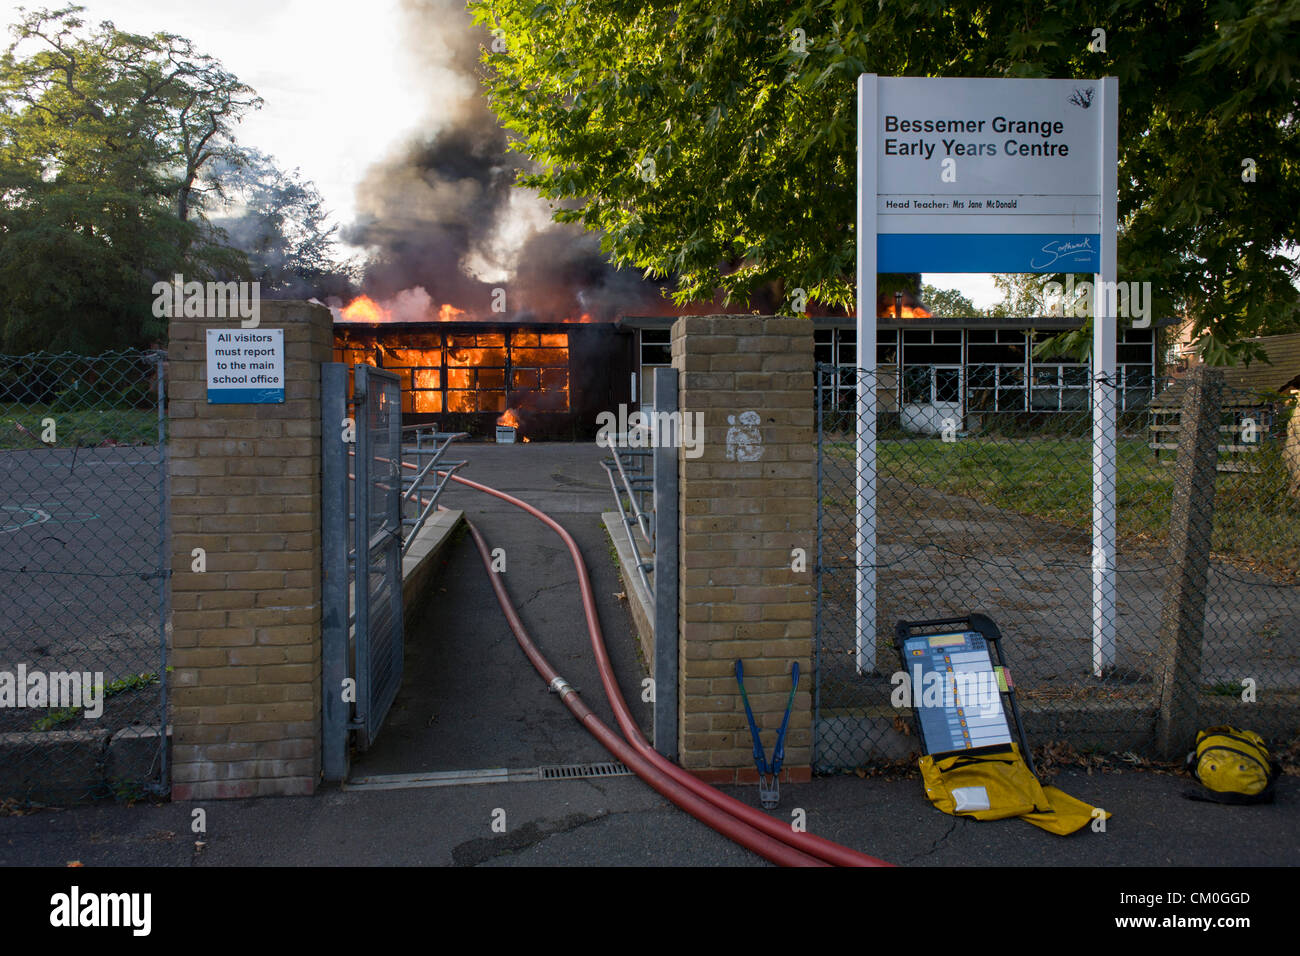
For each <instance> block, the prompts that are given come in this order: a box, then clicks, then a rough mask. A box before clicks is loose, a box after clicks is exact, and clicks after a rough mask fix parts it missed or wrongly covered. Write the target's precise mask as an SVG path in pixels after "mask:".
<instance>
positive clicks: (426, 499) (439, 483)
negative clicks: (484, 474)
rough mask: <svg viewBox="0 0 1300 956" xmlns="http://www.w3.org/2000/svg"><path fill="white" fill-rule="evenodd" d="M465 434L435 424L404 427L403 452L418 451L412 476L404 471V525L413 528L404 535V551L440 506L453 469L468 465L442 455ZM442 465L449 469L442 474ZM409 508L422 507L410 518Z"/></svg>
mask: <svg viewBox="0 0 1300 956" xmlns="http://www.w3.org/2000/svg"><path fill="white" fill-rule="evenodd" d="M411 436H414V439H415V448H414V449H412V448H411V447H410V441H411ZM465 437H466V433H465V432H440V431H438V430H437V427H436V426H434V425H407V426H405V427H404V428H403V429H402V456H403V457H406V456H407V455H411V454H414V456H415V465H416V469H417V470H416V471H415V473H414V474H413V475H411V476H410V477H407V475H406V473H405V472H403V474H402V485H403V491H402V514H403V517H402V525H403V527H406V528H409V529H410V530H409V531H408V532H407V533H406V535H405V536H404V537H403V538H402V554H406V552H407V551H409V550H410V548H411V544H412V543H413V542H414V541H415V539H416V536H417V535H419V533H420V529H421V528H423V527H424V523H425V521H427V520H428V518H429V515H431V514H433V512H434V511H435V510H437V508H438V499H439V498H440V497H441V496H442V492H443V489H444V488H446V487H447V482H449V481H450V480H451V475H452V473H453V472H454V471H456V469H457V468H461V467H463V466H464V465H465V462H464V461H444V460H443V458H442V456H443V453H444V452H445V451H446V450H447V449H448V447H450V445H451V443H452V442H454V441H456V440H457V439H458V438H465ZM440 467H441V468H444V469H445V471H443V472H442V474H439V473H438V469H439V468H440ZM421 503H423V507H421ZM408 509H409V510H415V509H419V512H418V514H417V515H416V516H415V517H414V518H408V517H405V515H406V512H407V510H408Z"/></svg>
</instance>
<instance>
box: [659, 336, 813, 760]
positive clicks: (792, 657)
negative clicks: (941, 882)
mask: <svg viewBox="0 0 1300 956" xmlns="http://www.w3.org/2000/svg"><path fill="white" fill-rule="evenodd" d="M812 338H813V336H812V323H811V322H809V321H808V320H806V319H776V318H763V317H759V316H686V317H683V318H681V319H679V320H678V321H677V322H676V323H675V324H674V325H673V338H672V356H673V365H674V367H676V368H677V369H678V371H679V372H680V373H681V379H680V401H681V410H682V414H683V416H685V415H687V414H694V413H696V412H702V413H703V414H704V426H705V431H704V446H703V448H704V453H703V454H702V455H701V456H700V457H698V458H688V457H686V456H685V455H683V456H682V457H681V463H680V476H681V502H682V507H681V540H680V551H679V554H680V564H681V583H680V600H679V609H680V620H681V625H680V627H681V634H680V641H681V658H680V664H681V671H680V673H681V677H680V683H679V700H680V705H681V709H680V724H679V726H680V731H679V737H680V750H681V763H682V766H683V767H686V768H687V769H689V770H692V771H694V772H696V773H697V774H698V775H699V776H701V777H704V778H706V779H709V780H711V781H714V782H726V781H731V780H751V779H753V777H754V763H753V747H752V743H751V739H750V734H749V730H748V725H747V723H746V720H745V711H744V706H743V704H742V702H741V698H740V692H739V690H738V688H737V686H736V678H735V662H736V660H737V658H739V659H742V660H743V661H744V662H745V689H746V690H747V691H748V693H749V698H750V703H751V705H752V706H753V708H754V718H755V721H756V723H757V724H758V727H759V730H760V731H762V735H763V744H764V747H765V749H766V751H767V754H768V756H769V758H770V757H771V754H772V748H773V745H774V743H775V740H776V732H777V729H778V728H779V727H780V723H781V716H782V714H783V712H784V710H785V704H786V700H787V698H788V695H789V690H790V678H789V672H790V664H791V662H792V661H798V662H799V667H800V669H801V670H802V672H803V676H802V678H801V680H800V684H799V693H798V694H797V695H796V697H795V701H794V707H793V709H792V711H791V715H790V726H789V730H788V732H787V734H786V750H785V752H786V758H785V770H786V771H787V772H788V777H787V779H796V780H797V779H807V778H808V776H809V772H810V764H811V757H812V754H811V729H812V705H811V700H812V698H811V693H810V691H811V687H812V680H811V676H812V675H811V655H812V628H813V601H814V597H815V595H814V581H813V567H814V565H815V558H816V511H815V505H816V471H815V469H816V461H815V453H816V449H815V447H814V436H813V396H814V382H813V342H812ZM794 548H802V549H804V550H805V552H806V554H807V565H806V566H807V568H808V570H806V571H803V572H795V571H793V570H792V556H791V551H792V549H794Z"/></svg>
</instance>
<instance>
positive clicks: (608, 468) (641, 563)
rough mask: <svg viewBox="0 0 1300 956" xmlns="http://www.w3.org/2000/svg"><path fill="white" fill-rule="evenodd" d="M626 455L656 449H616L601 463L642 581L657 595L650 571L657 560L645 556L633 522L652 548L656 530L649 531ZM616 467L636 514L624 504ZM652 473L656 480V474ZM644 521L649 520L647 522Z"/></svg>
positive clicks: (647, 452) (629, 455)
mask: <svg viewBox="0 0 1300 956" xmlns="http://www.w3.org/2000/svg"><path fill="white" fill-rule="evenodd" d="M624 455H626V456H627V457H629V458H633V457H649V456H651V455H653V452H649V451H628V450H626V449H621V450H620V449H614V458H613V459H612V460H611V459H608V458H607V459H605V460H603V461H602V462H601V463H600V464H601V467H603V468H604V469H605V475H606V476H607V477H608V478H609V487H610V490H611V491H612V492H614V504H615V506H616V507H617V508H618V514H619V517H620V518H621V519H622V521H623V531H624V533H625V534H626V535H627V543H628V547H629V548H630V549H631V550H632V556H633V558H634V559H635V563H636V573H637V576H638V577H639V578H640V579H641V583H642V584H643V585H645V589H646V592H647V593H648V594H650V596H651V598H653V597H654V593H655V589H654V584H653V582H652V581H651V578H650V576H649V575H648V574H647V573H646V572H647V571H653V570H654V560H653V558H652V559H651V560H649V561H646V560H643V559H642V557H641V549H640V547H639V546H638V545H637V542H636V538H635V537H634V536H633V534H632V526H633V525H634V524H635V525H636V526H637V528H638V530H640V532H641V537H642V538H644V540H645V542H646V544H648V545H649V546H650V547H651V549H653V548H654V538H653V532H650V531H648V529H647V525H648V523H649V519H648V518H647V517H646V515H645V513H644V512H643V511H641V509H640V508H639V507H638V506H637V503H636V502H637V495H638V494H641V493H643V492H642V491H641V490H639V489H634V488H633V487H632V481H633V479H631V478H629V477H628V474H627V471H626V470H625V469H624V468H623V462H622V458H623V456H624ZM616 470H617V472H618V474H619V477H620V478H621V480H622V482H623V487H624V490H625V491H626V492H627V498H628V502H629V504H630V507H631V508H632V510H633V512H634V514H633V515H629V514H628V512H627V509H625V508H624V507H623V495H622V494H620V493H619V490H618V482H617V481H616V480H615V478H614V472H615V471H616ZM638 477H641V476H638ZM648 477H649V478H650V480H651V481H653V476H648ZM643 521H644V522H645V523H644V524H643Z"/></svg>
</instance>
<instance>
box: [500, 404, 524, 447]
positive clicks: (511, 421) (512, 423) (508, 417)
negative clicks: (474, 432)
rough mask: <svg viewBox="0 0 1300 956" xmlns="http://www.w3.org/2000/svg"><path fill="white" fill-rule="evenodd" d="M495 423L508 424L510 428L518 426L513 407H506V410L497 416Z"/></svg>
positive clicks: (517, 417)
mask: <svg viewBox="0 0 1300 956" xmlns="http://www.w3.org/2000/svg"><path fill="white" fill-rule="evenodd" d="M497 424H498V425H506V426H509V427H510V428H518V427H519V416H518V415H516V414H515V410H514V409H513V408H507V409H506V410H505V411H504V412H503V413H502V414H501V416H500V417H499V418H497ZM526 440H527V439H525V441H526Z"/></svg>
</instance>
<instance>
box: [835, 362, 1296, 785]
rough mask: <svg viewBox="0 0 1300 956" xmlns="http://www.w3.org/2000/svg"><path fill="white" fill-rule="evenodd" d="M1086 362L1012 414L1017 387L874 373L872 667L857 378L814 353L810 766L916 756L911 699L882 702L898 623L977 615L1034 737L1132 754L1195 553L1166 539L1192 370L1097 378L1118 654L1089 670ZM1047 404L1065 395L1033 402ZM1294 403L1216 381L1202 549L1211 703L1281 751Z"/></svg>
mask: <svg viewBox="0 0 1300 956" xmlns="http://www.w3.org/2000/svg"><path fill="white" fill-rule="evenodd" d="M927 371H929V370H927ZM939 371H943V370H939ZM1082 371H1083V372H1084V377H1082V378H1081V379H1080V381H1078V382H1075V383H1063V382H1061V381H1059V380H1058V381H1056V382H1054V383H1053V385H1052V387H1053V388H1055V389H1057V390H1058V392H1059V391H1060V390H1061V389H1064V388H1070V389H1071V390H1072V391H1071V393H1070V394H1068V395H1064V396H1063V395H1061V394H1057V395H1053V396H1043V397H1042V399H1041V400H1040V397H1039V396H1038V395H1037V394H1036V389H1031V390H1030V391H1029V392H1028V394H1027V393H1026V392H1025V390H1024V389H1023V386H1022V387H1021V390H1020V392H1019V402H1020V406H1019V407H1020V409H1021V410H1007V408H1008V406H1010V407H1011V408H1012V409H1015V408H1017V403H1016V398H1017V396H1016V395H1015V394H1013V393H1012V391H1011V390H1008V391H1006V393H1005V394H1004V393H1003V392H1002V391H1001V390H1000V389H999V388H998V385H999V383H991V385H990V386H989V387H988V388H987V389H982V388H980V387H979V386H980V385H981V384H982V383H979V382H974V381H971V382H966V381H962V380H961V378H960V377H958V376H954V381H952V382H951V383H949V386H950V387H948V388H947V390H946V391H945V383H944V382H943V381H939V380H936V378H930V379H927V381H926V382H924V383H921V382H919V381H917V382H913V381H911V380H910V379H909V376H910V377H911V378H917V379H918V380H919V378H920V377H921V375H922V374H924V373H922V372H917V371H914V370H913V369H910V368H905V369H904V370H903V378H904V380H903V381H898V380H897V379H896V378H895V377H893V376H888V377H887V376H886V374H882V375H881V380H880V389H879V394H878V397H877V400H878V403H879V404H878V408H879V410H878V412H877V429H878V442H877V497H876V513H875V518H876V526H877V552H876V561H875V566H876V570H877V595H878V596H877V604H876V620H875V633H874V638H875V641H874V643H875V647H874V658H873V659H868V660H865V661H864V660H862V658H861V656H860V653H859V640H858V635H857V634H856V633H855V614H856V611H855V608H856V600H855V598H856V589H857V585H856V580H857V573H856V572H857V568H856V564H857V559H856V545H855V541H856V537H855V535H856V526H857V501H858V497H857V490H856V485H857V479H858V467H859V465H858V455H857V450H856V442H855V437H856V411H855V408H856V388H855V386H854V382H855V380H856V373H855V370H853V369H852V368H848V369H845V368H844V367H842V366H830V365H819V366H818V394H817V422H818V435H817V441H818V494H819V505H818V554H819V560H818V609H817V649H816V654H817V658H816V660H817V680H816V691H815V698H814V701H815V708H816V725H817V733H816V738H817V740H816V745H815V746H816V751H815V758H814V759H815V764H816V767H817V769H818V770H819V771H830V770H837V769H846V768H853V767H858V766H862V765H866V764H870V763H873V762H877V761H882V760H889V759H898V758H901V757H906V756H907V755H908V753H909V752H911V751H913V750H915V742H914V740H909V739H908V738H907V736H906V735H907V733H908V729H907V722H906V718H907V716H908V711H907V710H905V709H900V708H899V707H896V706H893V704H892V703H891V694H892V693H893V692H894V691H895V690H896V687H897V685H896V684H895V683H894V682H892V681H891V676H892V675H894V674H895V673H896V672H898V671H899V668H900V665H899V661H898V657H897V652H896V650H895V649H894V646H893V629H894V624H895V622H896V621H898V620H917V619H927V618H931V619H932V618H941V617H950V616H959V615H962V614H965V613H969V612H974V611H980V612H983V613H985V614H988V615H989V616H990V617H992V618H993V619H994V620H995V621H996V622H997V623H998V625H999V627H1000V628H1001V630H1002V632H1003V634H1004V636H1005V637H1006V642H1007V648H1006V651H1007V656H1008V661H1009V664H1010V667H1011V670H1012V672H1013V675H1014V678H1015V682H1016V688H1017V696H1018V698H1019V699H1020V702H1021V706H1022V709H1023V711H1024V712H1025V719H1026V723H1027V725H1028V728H1029V731H1030V738H1031V740H1035V742H1036V743H1039V744H1042V743H1046V742H1047V741H1048V740H1051V739H1064V738H1069V739H1070V740H1071V741H1073V742H1076V743H1077V742H1080V741H1096V743H1097V745H1098V746H1102V747H1104V748H1105V749H1119V750H1125V749H1134V748H1138V747H1140V746H1142V744H1141V743H1140V741H1142V740H1147V741H1149V740H1150V739H1151V732H1152V728H1153V726H1154V724H1155V721H1156V717H1157V710H1158V704H1159V694H1160V686H1161V668H1162V666H1163V665H1164V663H1165V659H1166V657H1167V655H1168V653H1169V651H1168V642H1166V643H1165V644H1164V645H1162V641H1161V634H1162V630H1161V628H1162V614H1163V613H1164V612H1165V611H1166V609H1167V605H1169V603H1170V601H1171V600H1173V598H1172V597H1171V595H1172V594H1173V593H1174V592H1173V590H1172V588H1173V579H1174V576H1173V575H1171V568H1172V567H1173V566H1174V564H1175V562H1185V561H1188V560H1194V557H1195V556H1192V555H1186V554H1184V555H1179V554H1177V553H1174V552H1173V551H1172V550H1171V536H1170V524H1171V513H1172V511H1173V508H1174V502H1175V498H1176V496H1175V494H1174V477H1175V472H1176V468H1175V467H1174V463H1175V461H1176V459H1177V455H1178V448H1179V444H1180V432H1181V430H1182V429H1183V427H1184V425H1185V423H1183V422H1181V420H1180V418H1181V415H1180V409H1181V408H1182V405H1181V398H1182V395H1181V388H1183V387H1185V382H1183V383H1182V384H1181V385H1180V384H1179V383H1174V384H1172V385H1171V386H1170V387H1169V388H1166V389H1163V390H1160V391H1158V393H1157V394H1156V396H1155V398H1154V399H1151V400H1149V395H1146V396H1144V395H1140V394H1136V393H1134V394H1125V393H1124V392H1123V391H1122V390H1119V389H1114V388H1110V389H1107V390H1106V392H1105V394H1106V395H1107V396H1108V400H1110V401H1113V402H1114V403H1115V405H1116V409H1117V414H1116V417H1117V419H1118V442H1117V449H1116V484H1117V495H1116V501H1117V508H1116V509H1115V511H1114V514H1113V520H1114V523H1115V524H1114V527H1115V532H1116V537H1117V559H1116V561H1117V575H1116V578H1117V588H1118V594H1117V602H1116V612H1115V618H1114V620H1115V644H1114V652H1113V655H1108V656H1103V657H1102V660H1104V661H1107V663H1106V666H1104V667H1102V668H1100V670H1101V673H1100V675H1098V674H1097V673H1096V672H1095V671H1096V668H1095V667H1094V645H1093V573H1092V541H1091V528H1092V454H1093V452H1092V429H1093V421H1092V414H1091V411H1090V408H1089V406H1090V404H1091V403H1090V401H1089V385H1090V383H1089V381H1088V379H1087V378H1086V368H1085V369H1084V370H1082ZM935 374H936V373H935V372H934V371H930V375H931V376H934V375H935ZM921 385H925V386H926V387H925V388H921V387H920V386H921ZM1048 398H1050V399H1051V401H1050V406H1051V407H1052V408H1055V409H1061V410H1055V411H1041V410H1038V411H1035V410H1033V409H1034V408H1036V407H1038V405H1039V404H1048V402H1047V401H1046V400H1047V399H1048ZM990 399H991V400H990ZM1025 406H1028V409H1025ZM1292 413H1293V407H1292V404H1291V403H1289V402H1288V401H1287V400H1286V399H1284V398H1283V397H1282V396H1280V395H1267V394H1258V393H1249V392H1242V391H1234V390H1230V389H1226V388H1225V389H1223V392H1222V400H1221V408H1220V410H1219V412H1218V414H1217V416H1216V417H1217V418H1218V419H1219V429H1220V435H1221V437H1220V444H1219V453H1218V461H1217V469H1216V471H1215V476H1216V477H1215V489H1214V492H1215V495H1214V504H1213V533H1212V539H1211V540H1212V544H1211V546H1210V549H1209V552H1210V553H1209V554H1208V556H1207V555H1204V554H1202V555H1200V556H1199V557H1200V558H1202V559H1205V560H1207V561H1208V577H1207V579H1206V587H1205V591H1206V592H1207V593H1206V600H1205V602H1204V632H1203V639H1202V642H1201V650H1200V663H1199V673H1200V676H1199V679H1198V683H1199V687H1198V688H1197V694H1198V697H1199V701H1200V713H1201V715H1202V717H1203V718H1207V719H1208V718H1211V717H1215V716H1217V717H1220V718H1222V717H1223V716H1224V715H1227V716H1228V717H1230V718H1231V719H1232V720H1234V721H1237V722H1240V723H1241V724H1242V725H1244V726H1248V727H1250V728H1251V729H1254V730H1256V731H1258V732H1260V733H1261V734H1264V735H1265V736H1266V737H1271V738H1272V740H1273V742H1274V743H1275V744H1276V745H1279V746H1281V747H1285V746H1287V745H1290V744H1293V743H1294V741H1295V740H1296V738H1297V721H1296V719H1295V718H1296V713H1297V708H1296V706H1295V705H1296V704H1297V702H1300V572H1298V570H1297V569H1300V441H1297V439H1300V433H1297V431H1296V430H1295V429H1296V426H1295V425H1294V424H1291V423H1290V416H1291V415H1292ZM1288 429H1291V431H1290V433H1288ZM1205 490H1206V489H1205V488H1204V487H1203V483H1202V487H1200V488H1199V489H1197V490H1196V491H1194V492H1193V493H1192V495H1191V498H1192V499H1193V500H1194V501H1195V502H1196V503H1197V506H1198V507H1202V506H1204V505H1205V504H1206V500H1205V495H1204V494H1203V493H1204V491H1205ZM1205 516H1208V512H1206V514H1205ZM1180 567H1181V565H1180ZM1192 603H1199V602H1192ZM866 643H867V646H868V647H869V646H870V640H869V639H868V641H867V642H866ZM873 664H874V667H873V666H872V665H873ZM1256 702H1268V703H1270V704H1275V705H1282V706H1276V707H1268V708H1264V707H1253V706H1252V704H1254V703H1256ZM1288 705H1289V706H1288ZM1210 722H1212V721H1210ZM1189 743H1190V741H1189Z"/></svg>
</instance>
